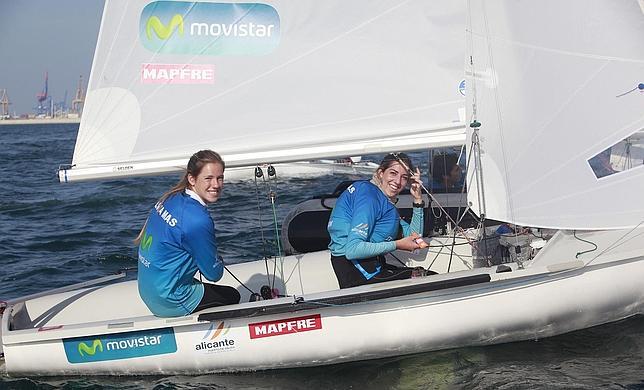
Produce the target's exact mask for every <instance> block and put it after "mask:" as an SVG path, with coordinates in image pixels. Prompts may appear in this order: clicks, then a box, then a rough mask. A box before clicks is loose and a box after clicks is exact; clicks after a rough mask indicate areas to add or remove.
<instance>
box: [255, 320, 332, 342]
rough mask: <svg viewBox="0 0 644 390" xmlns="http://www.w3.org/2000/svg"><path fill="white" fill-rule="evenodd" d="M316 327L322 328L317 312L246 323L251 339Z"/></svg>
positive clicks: (303, 330)
mask: <svg viewBox="0 0 644 390" xmlns="http://www.w3.org/2000/svg"><path fill="white" fill-rule="evenodd" d="M318 329H322V317H321V316H320V315H319V314H313V315H310V316H305V317H295V318H285V319H283V320H278V321H267V322H256V323H254V324H248V331H249V332H250V338H251V339H258V338H262V337H271V336H280V335H285V334H291V333H301V332H307V331H310V330H318Z"/></svg>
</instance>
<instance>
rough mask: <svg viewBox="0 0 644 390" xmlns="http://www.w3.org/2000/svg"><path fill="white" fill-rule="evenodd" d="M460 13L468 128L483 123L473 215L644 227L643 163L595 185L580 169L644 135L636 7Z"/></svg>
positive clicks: (643, 22)
mask: <svg viewBox="0 0 644 390" xmlns="http://www.w3.org/2000/svg"><path fill="white" fill-rule="evenodd" d="M467 12H468V18H469V19H470V21H469V22H468V30H469V31H468V46H471V47H468V54H470V55H471V58H472V64H473V66H472V67H471V68H470V67H469V65H467V66H466V71H467V72H469V73H471V74H470V75H469V76H472V77H471V78H468V105H467V108H468V120H471V119H474V118H475V119H477V120H478V121H479V122H480V123H481V124H482V126H481V128H480V132H479V134H480V139H481V142H480V145H481V167H482V177H483V180H482V183H483V188H482V189H483V191H484V192H483V194H484V204H483V205H481V204H479V199H480V198H479V197H478V196H477V193H478V192H477V185H476V182H472V181H470V182H468V186H469V189H470V193H469V200H470V201H471V202H472V203H473V204H474V207H475V210H478V211H479V212H483V213H485V214H486V216H487V218H492V219H496V220H502V221H509V222H513V223H516V224H519V225H528V226H543V227H552V228H568V229H609V228H627V227H632V226H636V225H638V224H640V223H643V222H644V202H643V201H642V194H644V166H641V165H640V166H637V167H634V168H633V169H629V170H625V171H623V172H619V173H616V174H613V175H610V176H606V177H602V178H598V177H597V176H596V175H595V174H594V172H593V169H592V168H591V166H590V164H589V159H591V158H592V157H593V156H596V155H598V154H599V153H601V152H602V151H604V150H606V149H607V148H609V147H611V146H612V145H615V144H616V143H618V142H620V141H622V140H624V139H626V138H628V137H629V136H632V135H634V134H636V133H637V132H638V131H640V130H641V129H643V128H644V93H642V90H641V89H639V88H638V86H640V85H642V83H643V82H644V13H643V10H642V8H641V7H640V5H639V4H638V1H637V0H620V1H614V0H567V1H558V0H543V1H515V0H503V1H502V0H493V1H485V0H471V1H469V3H468V11H467ZM468 62H469V58H468ZM468 68H469V69H468ZM469 76H468V77H469ZM628 91H630V92H628ZM471 92H474V93H471ZM474 110H475V112H476V115H475V116H474V115H473V114H474ZM471 135H472V132H471V131H470V130H468V141H469V139H470V138H471ZM470 177H471V176H470Z"/></svg>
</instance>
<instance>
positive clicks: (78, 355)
mask: <svg viewBox="0 0 644 390" xmlns="http://www.w3.org/2000/svg"><path fill="white" fill-rule="evenodd" d="M63 346H64V347H65V355H67V361H68V362H70V363H88V362H100V361H105V360H118V359H129V358H133V357H141V356H151V355H162V354H166V353H174V352H177V342H176V340H175V338H174V331H173V330H172V328H164V329H154V330H145V331H140V332H127V333H116V334H106V335H99V336H92V337H76V338H72V339H64V340H63Z"/></svg>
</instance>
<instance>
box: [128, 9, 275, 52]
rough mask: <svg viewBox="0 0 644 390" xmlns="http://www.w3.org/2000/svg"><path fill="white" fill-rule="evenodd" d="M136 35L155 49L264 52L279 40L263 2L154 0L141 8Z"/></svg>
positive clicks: (273, 14)
mask: <svg viewBox="0 0 644 390" xmlns="http://www.w3.org/2000/svg"><path fill="white" fill-rule="evenodd" d="M139 40H140V42H141V43H142V44H143V46H144V47H145V48H146V49H148V50H150V51H153V52H154V53H168V54H190V55H197V56H202V55H213V56H228V55H233V56H244V55H264V54H268V53H270V52H271V51H273V50H274V49H275V48H276V47H277V45H278V44H279V40H280V19H279V15H278V13H277V11H276V10H275V9H274V8H273V7H271V6H270V5H267V4H259V3H236V4H229V3H191V2H182V1H156V2H153V3H150V4H148V5H146V6H145V8H143V11H141V18H140V21H139Z"/></svg>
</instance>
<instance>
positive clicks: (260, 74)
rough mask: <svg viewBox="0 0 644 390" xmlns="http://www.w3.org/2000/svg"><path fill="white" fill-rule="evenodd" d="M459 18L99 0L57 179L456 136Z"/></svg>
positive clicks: (279, 5)
mask: <svg viewBox="0 0 644 390" xmlns="http://www.w3.org/2000/svg"><path fill="white" fill-rule="evenodd" d="M338 10H343V11H342V12H338ZM464 15H465V8H464V4H461V3H460V2H452V1H448V0H442V1H437V2H427V1H424V0H384V1H372V0H359V1H350V2H347V1H339V0H334V1H330V0H329V1H315V0H298V1H267V2H264V3H261V4H260V3H248V2H239V3H235V2H233V3H212V2H175V1H162V2H148V1H128V2H112V1H109V0H108V1H106V5H105V10H104V14H103V21H102V25H101V31H100V34H99V38H98V43H97V49H96V53H95V57H94V63H93V66H92V72H91V76H90V81H89V85H88V93H87V97H86V100H85V107H84V112H83V117H82V121H81V125H80V128H79V134H78V138H77V142H76V147H75V150H74V157H73V162H72V166H73V167H72V168H71V169H66V170H62V171H61V172H60V178H61V180H63V181H71V180H82V179H91V178H100V177H112V176H119V175H137V174H148V173H155V172H164V171H171V170H178V169H181V167H183V166H185V163H186V161H187V159H188V158H189V157H190V155H192V153H194V152H195V151H197V150H200V149H205V148H210V149H213V150H216V151H218V152H219V153H221V154H222V155H223V157H224V159H225V160H226V163H227V164H228V166H231V167H232V166H244V165H253V164H257V163H262V162H271V163H274V162H284V161H297V160H306V159H313V158H321V157H333V156H346V155H362V154H369V153H379V152H384V151H391V150H412V149H420V148H425V147H427V146H428V145H437V146H444V145H455V144H462V143H463V142H464V141H465V135H464V129H463V121H462V117H463V116H464V110H463V107H464V97H463V95H462V92H463V90H462V88H461V89H459V85H460V84H461V81H462V80H463V77H464V73H463V68H462V58H463V55H464V52H465V42H464V32H463V31H464V26H465V18H464ZM461 87H462V85H461ZM459 109H460V115H459Z"/></svg>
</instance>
